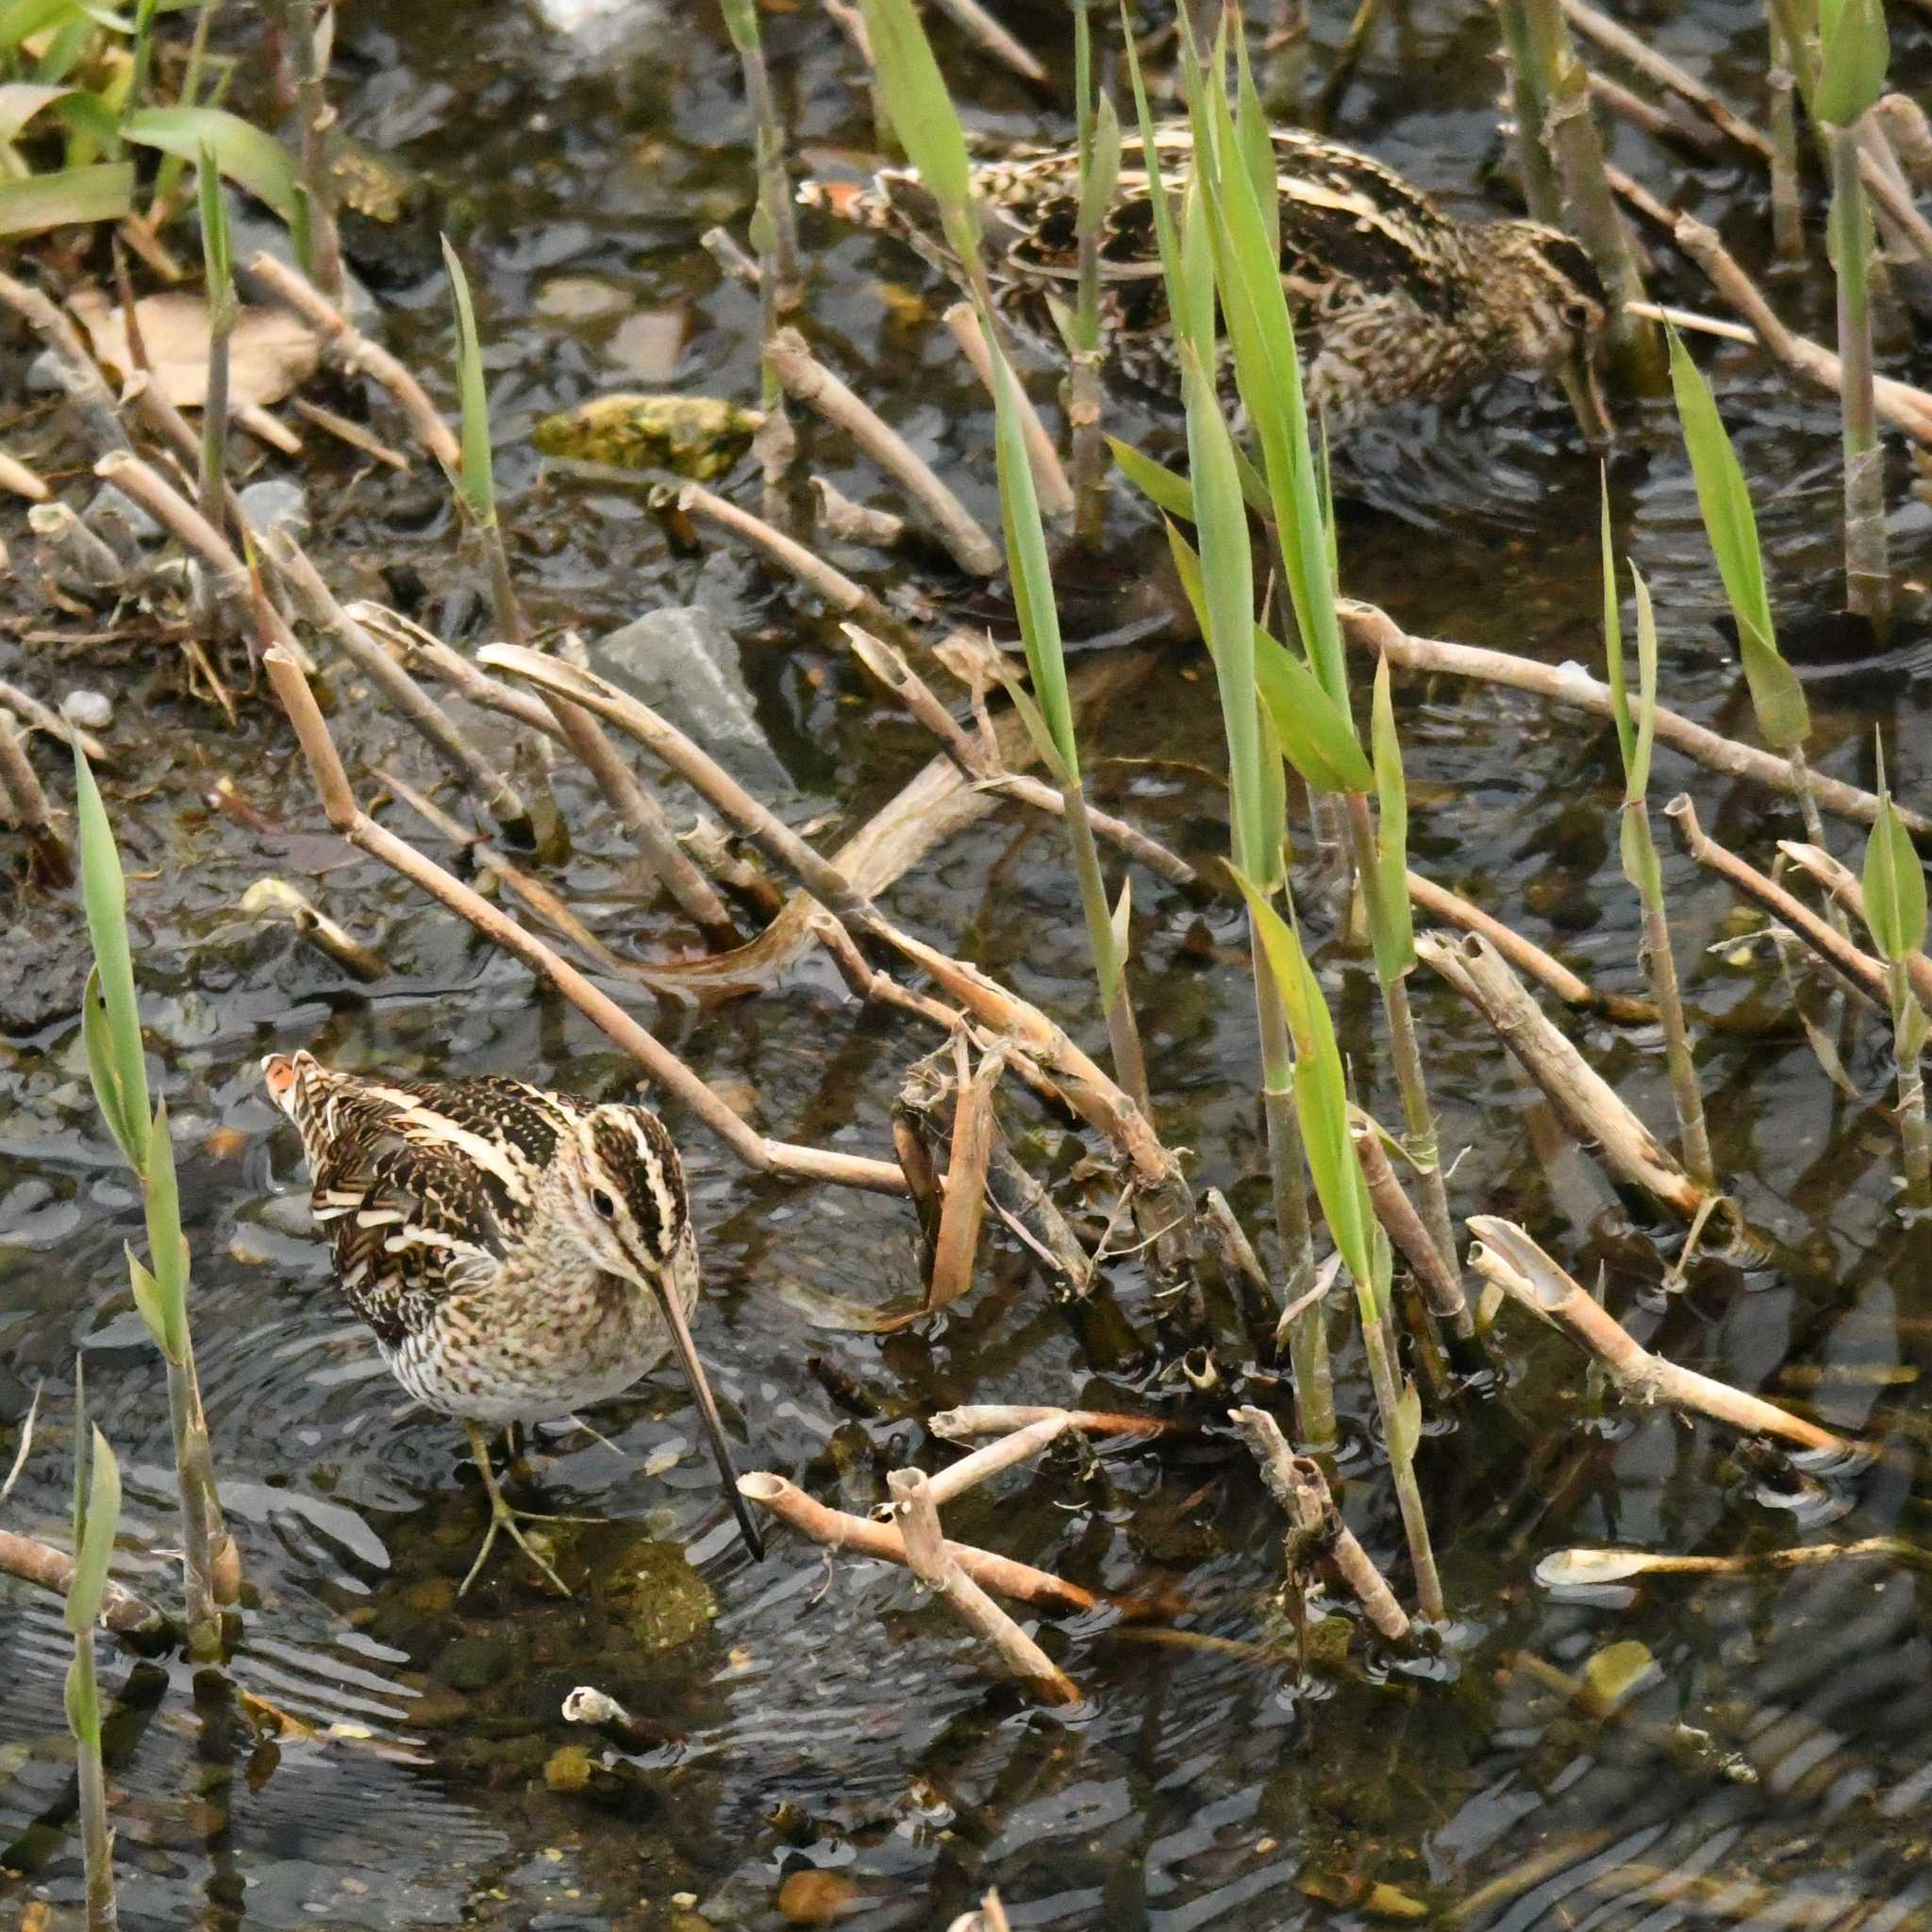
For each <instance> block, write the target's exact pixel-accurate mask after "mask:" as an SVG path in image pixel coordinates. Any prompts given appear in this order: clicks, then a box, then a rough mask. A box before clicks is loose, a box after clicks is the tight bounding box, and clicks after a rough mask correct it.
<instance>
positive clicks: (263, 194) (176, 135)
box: [121, 108, 304, 228]
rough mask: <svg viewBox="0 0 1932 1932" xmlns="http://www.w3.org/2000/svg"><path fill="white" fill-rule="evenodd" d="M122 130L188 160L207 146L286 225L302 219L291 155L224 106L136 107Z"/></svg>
mask: <svg viewBox="0 0 1932 1932" xmlns="http://www.w3.org/2000/svg"><path fill="white" fill-rule="evenodd" d="M121 132H122V134H123V136H124V137H125V139H126V140H128V141H131V142H135V143H137V145H139V146H142V147H152V148H158V149H159V150H160V151H161V152H162V153H163V154H170V155H179V156H180V157H181V158H182V159H183V160H187V161H195V160H199V159H200V158H201V151H202V149H203V148H207V149H208V150H209V151H210V152H211V153H212V154H213V156H214V158H215V165H216V166H217V167H219V168H220V169H221V171H222V173H223V174H224V175H226V176H227V177H228V179H229V180H231V181H233V182H235V183H236V184H237V185H238V186H240V187H242V188H245V189H246V190H247V191H248V192H249V193H250V194H252V195H254V196H255V198H256V200H258V201H260V202H264V203H266V204H267V205H268V207H269V208H273V209H274V210H275V213H276V214H277V215H278V216H279V217H280V218H281V219H282V220H283V221H284V222H286V223H287V224H288V225H289V226H290V227H291V228H294V227H297V226H298V225H300V224H301V222H302V221H303V219H304V217H303V212H302V192H301V181H300V176H299V174H298V172H297V169H296V167H295V161H294V158H293V157H292V156H291V154H290V153H289V151H288V149H287V148H285V147H284V146H283V145H282V144H281V142H278V141H277V140H276V139H275V136H274V135H272V134H264V133H263V132H262V130H261V129H260V128H259V127H257V126H256V125H254V124H253V123H252V122H249V121H244V120H242V117H241V115H239V114H231V113H229V111H228V110H227V109H226V108H137V109H136V110H135V111H134V112H133V113H131V114H129V115H128V117H127V119H126V120H125V122H124V123H123V124H122V128H121Z"/></svg>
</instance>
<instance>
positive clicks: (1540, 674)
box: [1337, 425, 1932, 843]
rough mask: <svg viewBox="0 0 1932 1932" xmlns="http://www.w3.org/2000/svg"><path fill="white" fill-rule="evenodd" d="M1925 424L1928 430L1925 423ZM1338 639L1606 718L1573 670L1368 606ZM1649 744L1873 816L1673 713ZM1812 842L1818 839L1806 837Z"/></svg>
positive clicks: (1864, 805) (1766, 756)
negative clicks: (1435, 634)
mask: <svg viewBox="0 0 1932 1932" xmlns="http://www.w3.org/2000/svg"><path fill="white" fill-rule="evenodd" d="M1928 426H1932V425H1928ZM1337 608H1338V609H1339V610H1340V612H1341V624H1342V632H1343V635H1344V636H1345V637H1346V638H1347V639H1348V641H1349V642H1351V643H1352V644H1354V645H1355V646H1356V647H1357V649H1358V650H1363V651H1378V652H1381V653H1382V654H1384V655H1385V656H1386V657H1387V658H1389V660H1390V662H1391V663H1392V664H1396V665H1399V666H1400V667H1401V668H1402V669H1404V670H1406V671H1423V672H1441V673H1444V674H1446V675H1449V676H1451V677H1463V678H1469V679H1471V680H1473V681H1474V682H1476V683H1479V684H1498V685H1506V686H1507V687H1508V688H1510V689H1511V690H1514V691H1527V692H1529V693H1530V694H1531V695H1533V696H1535V697H1540V698H1546V699H1548V700H1549V701H1550V702H1551V703H1553V704H1558V705H1567V706H1569V707H1571V708H1573V709H1575V710H1579V711H1589V712H1591V714H1592V715H1593V716H1596V717H1599V718H1611V717H1614V715H1615V713H1614V711H1613V710H1612V708H1611V705H1610V691H1609V687H1608V686H1607V684H1604V683H1603V682H1602V681H1601V680H1600V679H1597V678H1594V677H1591V675H1589V674H1588V673H1587V672H1584V671H1582V670H1581V669H1579V668H1578V667H1577V666H1575V665H1569V666H1566V667H1564V668H1562V669H1558V668H1557V666H1556V665H1554V664H1540V663H1537V662H1535V661H1534V660H1532V659H1531V658H1521V657H1518V656H1516V655H1515V654H1514V653H1513V652H1509V651H1488V650H1481V649H1478V648H1477V647H1476V646H1474V645H1473V644H1452V643H1446V642H1443V641H1441V640H1440V639H1436V638H1417V637H1410V636H1409V635H1408V633H1407V632H1406V631H1404V630H1403V629H1401V628H1400V627H1399V626H1398V625H1396V624H1395V623H1394V622H1393V621H1392V620H1391V618H1390V616H1389V615H1388V613H1387V612H1386V611H1383V610H1380V609H1377V608H1376V607H1375V606H1374V605H1373V604H1361V603H1357V602H1356V601H1355V600H1354V599H1352V598H1345V597H1344V598H1341V599H1339V600H1338V603H1337ZM1657 742H1658V743H1659V744H1668V745H1669V746H1670V747H1671V748H1672V749H1673V750H1674V751H1680V752H1682V753H1683V754H1684V755H1685V756H1686V757H1687V758H1694V759H1696V761H1697V762H1698V763H1699V764H1701V765H1707V766H1709V767H1710V769H1711V770H1712V771H1714V772H1724V773H1725V774H1728V775H1729V776H1731V777H1734V778H1749V779H1751V780H1752V781H1753V782H1754V783H1756V784H1759V785H1763V786H1765V787H1766V788H1767V789H1769V790H1771V791H1777V792H1781V793H1783V794H1784V795H1785V796H1786V797H1788V798H1795V799H1797V800H1798V801H1799V803H1800V806H1801V807H1802V806H1803V803H1804V801H1805V799H1806V797H1807V793H1808V795H1809V796H1810V797H1811V798H1812V799H1813V800H1814V801H1815V803H1816V804H1817V805H1819V806H1822V807H1824V809H1826V810H1827V811H1831V812H1835V813H1837V814H1838V815H1839V816H1840V817H1841V818H1848V819H1856V820H1857V821H1858V822H1859V823H1860V824H1868V825H1869V824H1872V823H1873V822H1874V820H1875V819H1876V818H1877V816H1878V795H1877V793H1876V792H1873V791H1862V790H1861V789H1860V788H1859V787H1857V786H1856V785H1847V784H1845V783H1844V782H1843V781H1842V780H1841V779H1838V778H1827V777H1825V776H1824V775H1823V774H1819V773H1814V772H1812V771H1811V770H1810V768H1809V767H1808V766H1807V765H1806V764H1805V762H1804V760H1803V759H1802V758H1798V759H1793V758H1779V757H1778V756H1777V755H1776V754H1775V753H1774V752H1768V751H1763V750H1760V749H1759V748H1758V747H1757V745H1753V744H1743V743H1740V741H1738V740H1737V739H1734V738H1724V737H1722V736H1720V734H1719V733H1717V732H1715V731H1709V730H1707V729H1706V728H1705V727H1704V726H1703V725H1702V724H1692V723H1691V720H1690V719H1689V718H1686V717H1684V716H1683V715H1682V714H1681V713H1680V712H1676V711H1671V710H1666V709H1665V708H1663V707H1662V706H1661V705H1659V706H1658V707H1657ZM1896 809H1897V811H1898V815H1899V817H1900V819H1902V820H1903V821H1904V823H1905V826H1906V829H1907V831H1908V832H1910V833H1911V835H1912V837H1913V838H1914V839H1924V840H1932V819H1928V818H1926V817H1925V816H1924V814H1923V813H1922V812H1915V811H1909V810H1907V808H1905V807H1904V806H1897V807H1896ZM1813 842H1814V843H1816V842H1818V841H1815V840H1814V841H1813Z"/></svg>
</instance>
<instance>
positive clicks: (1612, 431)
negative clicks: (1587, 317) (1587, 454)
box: [1557, 341, 1617, 449]
mask: <svg viewBox="0 0 1932 1932" xmlns="http://www.w3.org/2000/svg"><path fill="white" fill-rule="evenodd" d="M1557 378H1558V379H1559V380H1560V381H1561V383H1562V385H1563V393H1564V394H1565V395H1566V396H1568V397H1569V398H1570V407H1571V408H1572V409H1573V410H1574V412H1575V415H1576V426H1577V427H1578V428H1579V429H1581V430H1582V431H1583V439H1584V441H1586V442H1588V443H1589V444H1590V446H1591V448H1592V449H1607V448H1609V446H1610V445H1611V443H1613V442H1614V441H1616V440H1617V432H1616V426H1615V425H1614V424H1612V422H1611V421H1610V411H1609V406H1608V405H1607V403H1606V402H1605V401H1604V391H1603V385H1602V383H1601V382H1599V381H1598V380H1597V373H1596V361H1595V358H1593V357H1592V356H1591V353H1590V349H1589V347H1588V345H1587V344H1585V343H1583V342H1581V341H1579V342H1577V343H1576V345H1575V346H1574V348H1573V350H1572V351H1571V353H1570V355H1569V356H1568V358H1566V359H1565V360H1564V362H1563V364H1562V366H1561V367H1560V368H1559V369H1558V370H1557Z"/></svg>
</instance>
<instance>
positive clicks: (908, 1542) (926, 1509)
mask: <svg viewBox="0 0 1932 1932" xmlns="http://www.w3.org/2000/svg"><path fill="white" fill-rule="evenodd" d="M886 1488H887V1490H888V1491H890V1492H891V1498H892V1513H893V1515H894V1517H896V1518H897V1520H898V1524H899V1533H900V1536H901V1538H902V1540H903V1542H904V1545H905V1551H906V1566H907V1568H908V1569H909V1570H910V1571H911V1572H912V1574H914V1575H915V1576H916V1577H918V1578H919V1580H920V1582H921V1583H923V1584H924V1586H925V1588H926V1589H927V1590H929V1591H931V1592H932V1593H933V1595H935V1596H937V1597H940V1598H941V1599H942V1600H943V1601H944V1603H945V1605H946V1607H947V1608H948V1609H950V1610H951V1611H952V1612H953V1614H954V1615H955V1616H956V1617H958V1619H959V1621H960V1622H961V1623H962V1624H965V1625H966V1627H967V1628H968V1629H969V1630H971V1631H972V1632H973V1634H974V1636H975V1637H977V1638H978V1639H979V1640H980V1641H982V1642H984V1643H986V1644H988V1645H989V1646H990V1647H991V1649H992V1651H993V1652H994V1654H995V1655H996V1656H997V1657H999V1660H1000V1662H1001V1663H1002V1664H1004V1665H1005V1666H1006V1668H1007V1669H1008V1671H1010V1672H1011V1673H1012V1674H1013V1675H1014V1676H1016V1677H1018V1678H1019V1679H1020V1681H1021V1682H1022V1683H1023V1684H1024V1685H1025V1687H1026V1688H1027V1690H1028V1691H1031V1692H1032V1693H1033V1695H1034V1696H1035V1697H1037V1698H1038V1699H1039V1700H1040V1702H1041V1703H1042V1704H1050V1705H1059V1704H1077V1703H1078V1702H1079V1700H1080V1693H1079V1691H1077V1690H1076V1689H1075V1688H1074V1682H1073V1680H1072V1678H1070V1677H1069V1676H1068V1675H1067V1674H1066V1673H1065V1672H1064V1671H1062V1670H1061V1669H1060V1667H1059V1666H1058V1664H1057V1663H1055V1662H1054V1660H1053V1659H1052V1658H1051V1657H1048V1656H1047V1654H1046V1653H1045V1651H1043V1650H1041V1647H1040V1646H1039V1644H1037V1643H1036V1642H1034V1641H1033V1640H1032V1638H1030V1637H1028V1636H1027V1635H1026V1633H1025V1632H1024V1630H1022V1629H1021V1628H1020V1626H1019V1624H1016V1623H1014V1621H1013V1620H1012V1618H1011V1617H1009V1616H1008V1614H1007V1613H1006V1611H1005V1610H1003V1609H1001V1608H1000V1607H999V1606H998V1605H997V1604H996V1603H994V1602H993V1600H992V1599H991V1597H990V1596H988V1595H987V1593H986V1591H984V1590H983V1589H981V1588H980V1586H979V1585H978V1584H977V1583H975V1582H974V1580H973V1578H972V1576H971V1575H970V1574H968V1573H967V1571H966V1569H965V1566H964V1565H963V1564H961V1563H960V1561H959V1560H958V1557H956V1556H954V1555H953V1554H952V1545H950V1544H949V1543H948V1542H947V1541H946V1540H945V1536H944V1534H943V1532H942V1531H941V1528H940V1512H939V1506H938V1505H937V1503H936V1502H935V1501H934V1500H933V1493H932V1485H931V1483H930V1482H928V1481H927V1480H926V1475H925V1472H924V1470H919V1469H895V1470H892V1471H891V1473H890V1474H888V1475H887V1477H886Z"/></svg>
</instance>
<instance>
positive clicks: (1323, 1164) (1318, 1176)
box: [1235, 873, 1374, 1291]
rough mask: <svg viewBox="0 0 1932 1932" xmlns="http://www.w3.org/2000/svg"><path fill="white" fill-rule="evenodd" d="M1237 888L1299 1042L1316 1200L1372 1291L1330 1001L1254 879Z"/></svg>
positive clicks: (1362, 1199) (1298, 1102)
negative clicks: (1252, 921) (1330, 1015)
mask: <svg viewBox="0 0 1932 1932" xmlns="http://www.w3.org/2000/svg"><path fill="white" fill-rule="evenodd" d="M1235 883H1236V884H1237V885H1239V886H1240V887H1241V894H1242V896H1243V897H1244V898H1245V899H1246V900H1247V902H1248V911H1249V914H1250V916H1251V917H1252V918H1253V920H1254V924H1255V930H1256V931H1257V933H1258V934H1259V935H1260V939H1261V947H1262V951H1263V953H1264V954H1265V955H1266V958H1267V961H1268V969H1269V972H1270V973H1271V974H1273V975H1274V984H1275V986H1276V987H1277V988H1278V989H1279V991H1280V993H1281V1004H1282V1008H1283V1010H1284V1011H1285V1012H1286V1014H1287V1016H1288V1026H1289V1032H1290V1033H1291V1036H1292V1037H1293V1040H1294V1053H1295V1058H1294V1107H1295V1118H1296V1119H1297V1120H1298V1121H1299V1122H1300V1124H1301V1130H1302V1146H1303V1150H1304V1152H1305V1153H1306V1155H1307V1162H1308V1173H1309V1174H1310V1176H1311V1177H1312V1178H1313V1180H1314V1183H1315V1195H1316V1198H1317V1199H1318V1200H1319V1201H1320V1202H1321V1204H1322V1212H1323V1214H1324V1216H1325V1217H1326V1218H1327V1222H1328V1232H1329V1235H1330V1236H1331V1238H1332V1239H1333V1241H1334V1242H1335V1246H1336V1249H1337V1251H1338V1252H1339V1253H1340V1254H1341V1259H1342V1263H1343V1265H1344V1266H1345V1267H1346V1268H1347V1269H1348V1272H1349V1274H1350V1275H1351V1276H1352V1277H1353V1278H1354V1280H1355V1283H1356V1285H1357V1289H1358V1290H1359V1289H1362V1288H1363V1287H1364V1285H1367V1286H1368V1288H1369V1290H1370V1291H1373V1284H1374V1269H1373V1262H1372V1257H1371V1254H1370V1240H1369V1228H1370V1226H1371V1225H1372V1224H1373V1221H1374V1215H1373V1212H1372V1210H1371V1208H1370V1206H1369V1199H1368V1184H1367V1183H1366V1182H1365V1181H1364V1180H1363V1179H1362V1170H1361V1162H1360V1160H1359V1159H1358V1158H1357V1155H1356V1151H1355V1142H1354V1141H1352V1140H1351V1139H1350V1138H1349V1132H1348V1089H1347V1082H1346V1080H1345V1078H1344V1077H1343V1074H1342V1067H1341V1048H1340V1047H1339V1046H1337V1044H1336V1041H1335V1024H1334V1022H1333V1021H1332V1020H1331V1019H1330V1018H1329V1015H1328V1006H1327V1002H1326V1001H1324V999H1323V997H1322V989H1321V988H1320V986H1319V985H1317V984H1316V981H1315V975H1314V972H1313V970H1312V969H1311V968H1310V967H1309V965H1308V961H1307V955H1306V954H1305V953H1304V952H1303V951H1302V944H1301V941H1300V940H1299V939H1298V938H1297V937H1296V936H1295V933H1294V931H1293V929H1292V928H1291V926H1290V925H1289V924H1288V923H1287V922H1286V921H1285V920H1284V919H1283V918H1282V917H1281V915H1280V914H1279V913H1278V912H1276V911H1275V909H1274V907H1273V906H1272V905H1270V904H1269V902H1268V900H1267V897H1266V896H1265V895H1264V894H1263V893H1262V892H1261V891H1260V890H1259V888H1258V887H1257V886H1256V885H1255V883H1254V882H1253V881H1252V880H1250V879H1247V878H1243V877H1242V876H1241V874H1239V873H1238V874H1236V875H1235Z"/></svg>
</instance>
